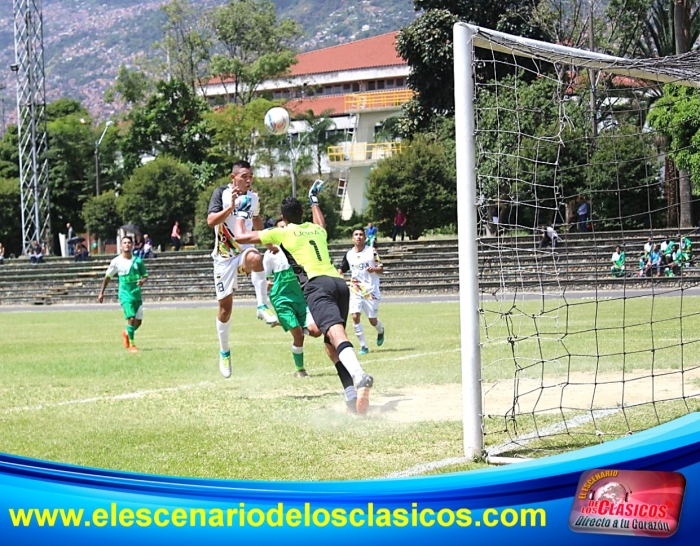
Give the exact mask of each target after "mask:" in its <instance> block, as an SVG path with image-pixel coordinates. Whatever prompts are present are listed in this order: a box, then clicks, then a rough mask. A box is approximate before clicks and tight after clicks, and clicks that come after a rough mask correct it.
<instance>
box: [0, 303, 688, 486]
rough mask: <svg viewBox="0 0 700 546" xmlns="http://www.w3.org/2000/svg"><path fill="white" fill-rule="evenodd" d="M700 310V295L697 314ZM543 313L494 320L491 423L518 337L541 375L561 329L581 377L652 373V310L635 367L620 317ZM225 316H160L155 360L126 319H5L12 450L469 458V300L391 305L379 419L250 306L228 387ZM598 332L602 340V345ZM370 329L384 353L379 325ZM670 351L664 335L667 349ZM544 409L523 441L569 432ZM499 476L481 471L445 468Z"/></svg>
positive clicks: (234, 467) (123, 455)
mask: <svg viewBox="0 0 700 546" xmlns="http://www.w3.org/2000/svg"><path fill="white" fill-rule="evenodd" d="M664 299H665V300H667V301H665V302H664V301H662V298H657V299H656V300H655V302H656V303H655V304H656V305H657V306H658V307H657V311H652V312H655V313H657V315H654V316H653V318H654V320H657V319H658V320H659V321H660V322H658V324H657V330H659V331H660V332H661V333H662V334H663V336H662V337H666V338H668V339H671V338H673V336H674V335H675V336H678V335H679V331H678V328H679V327H680V322H679V321H678V320H677V319H674V318H673V317H674V316H678V307H677V305H678V302H676V301H674V298H664ZM698 303H699V302H698V299H697V298H684V302H683V305H684V306H685V307H684V311H682V312H683V314H684V315H687V313H688V312H689V310H690V309H692V306H697V305H698ZM537 305H538V303H537V302H534V303H527V304H525V306H524V307H523V308H522V309H520V310H518V313H514V314H512V315H506V316H502V315H496V314H495V313H493V309H489V308H487V312H486V313H485V321H490V323H491V325H492V327H493V328H492V329H490V334H498V336H495V337H494V339H493V343H491V344H487V345H486V346H485V349H484V363H485V364H486V365H485V366H484V381H485V385H486V387H487V389H488V391H487V395H486V404H487V405H486V410H487V412H488V411H489V401H490V396H491V395H493V394H494V393H495V392H496V390H497V389H496V387H495V385H497V384H499V382H503V383H506V384H510V386H511V393H510V399H511V402H512V383H513V381H512V378H513V376H514V373H515V367H514V363H513V360H512V358H511V359H510V360H507V359H506V356H507V353H508V351H505V353H504V348H506V349H510V350H511V353H512V349H511V346H512V345H511V343H510V342H508V341H505V342H504V341H503V339H502V338H501V337H500V336H501V335H502V334H503V332H505V333H506V334H507V333H508V332H511V333H512V332H513V331H517V332H518V336H519V341H522V345H521V346H519V348H518V351H517V355H518V359H516V362H518V363H520V362H521V361H522V362H529V363H530V366H529V367H527V368H525V369H526V370H527V374H525V375H526V376H527V377H528V378H530V376H532V377H536V376H537V374H538V373H540V375H541V376H542V377H544V376H545V375H546V376H549V375H552V376H557V375H558V374H560V373H561V372H562V369H563V367H564V366H565V363H564V362H562V361H557V359H552V360H546V361H544V360H543V358H542V357H543V355H544V354H545V353H547V354H548V353H549V352H551V351H550V348H549V347H547V345H549V344H551V345H552V348H553V349H554V354H558V353H557V351H559V353H561V354H564V353H562V352H561V348H562V341H561V340H560V338H561V335H560V333H559V329H560V327H561V326H563V327H566V328H568V330H566V331H568V332H571V333H572V335H571V336H569V337H568V338H567V339H566V345H567V346H566V354H569V355H581V356H580V358H579V357H578V356H577V357H576V358H574V359H573V360H572V362H571V363H572V365H574V366H576V367H577V369H576V370H574V371H576V372H577V373H579V374H583V375H586V376H594V377H595V375H596V374H595V373H594V372H599V373H608V374H609V373H614V372H615V371H616V370H618V371H619V369H620V364H619V362H618V361H622V362H623V365H624V368H623V369H624V370H625V371H626V372H630V371H632V369H641V370H645V369H650V362H651V361H650V360H649V358H646V359H645V358H643V357H642V356H640V355H642V354H643V352H644V351H641V350H640V351H632V350H631V349H632V348H642V347H647V345H648V342H649V326H648V324H647V327H646V329H645V328H644V327H643V324H642V323H643V321H644V320H646V318H645V317H646V315H645V314H644V313H648V312H649V310H648V309H647V308H643V306H644V303H643V302H642V301H641V300H640V301H639V302H638V303H634V304H631V303H630V302H627V303H626V305H639V306H640V307H639V308H632V309H629V310H628V311H630V317H636V318H635V320H638V321H640V326H639V327H632V328H629V329H628V330H627V331H626V333H625V336H626V337H625V340H624V348H625V350H627V351H630V352H631V353H632V355H634V356H632V355H631V356H625V357H623V356H621V354H622V353H620V351H619V350H618V349H619V346H620V345H619V343H618V341H616V340H617V339H618V337H619V335H620V334H619V331H617V334H616V333H615V331H614V330H612V329H611V328H612V326H614V325H619V323H620V320H621V319H620V309H619V307H616V306H615V305H613V304H610V305H608V306H604V308H602V307H601V306H597V307H595V306H589V305H580V306H569V307H566V308H560V309H558V310H556V311H555V310H554V309H551V310H549V311H548V313H546V314H547V315H549V318H548V319H547V320H549V319H551V324H552V325H554V324H557V327H556V328H554V326H552V327H550V328H549V329H547V330H546V331H544V330H542V327H541V325H540V324H539V323H538V321H539V319H533V316H534V315H536V314H537V312H538V310H537V309H536V308H537ZM646 305H647V306H648V305H649V303H648V300H647V304H646ZM520 311H522V313H520ZM596 311H597V313H596ZM591 313H593V315H594V317H593V318H591ZM214 316H215V309H213V308H210V309H179V310H175V309H161V310H156V309H153V310H148V309H147V311H146V315H145V320H144V325H143V327H142V328H141V329H140V330H139V331H138V332H137V337H136V342H137V345H138V346H139V348H140V353H139V354H137V355H131V354H128V353H127V352H126V351H125V350H124V348H123V347H122V345H121V337H120V332H121V330H122V329H123V319H122V316H121V312H120V311H117V310H105V309H96V310H94V311H62V310H61V311H50V312H32V313H0V332H1V334H0V355H2V356H1V357H0V358H1V360H0V394H1V396H0V451H3V452H6V453H13V454H17V455H22V456H27V457H33V458H39V459H46V460H52V461H60V462H65V463H70V464H77V465H85V466H92V467H101V468H110V469H117V470H125V471H134V472H143V473H157V474H171V475H181V476H199V477H216V478H232V479H254V480H337V479H341V480H343V479H363V478H376V477H383V476H387V475H390V474H392V473H396V472H401V471H404V470H406V469H409V468H411V467H414V466H415V465H420V464H426V463H430V462H434V461H441V460H445V459H449V458H456V457H461V456H462V455H463V452H462V424H461V391H460V382H461V370H460V355H459V347H460V343H459V323H458V306H457V304H445V303H442V304H441V303H423V304H384V305H383V306H382V309H381V318H382V321H383V322H384V324H385V325H386V328H387V341H386V343H385V344H384V346H383V347H381V348H378V347H376V344H374V343H373V342H370V349H371V352H370V354H369V355H366V356H364V357H361V362H362V364H363V366H364V367H365V369H366V370H367V371H368V372H369V373H371V374H373V375H374V377H375V381H376V383H375V389H373V392H372V400H371V404H372V405H371V408H370V414H369V416H368V417H366V418H358V417H356V416H352V415H347V414H345V413H344V402H343V398H342V394H341V390H340V384H339V381H338V379H337V376H336V373H335V369H334V368H333V367H332V366H331V364H330V362H329V361H328V360H327V358H326V357H325V354H324V352H323V347H322V343H321V342H320V341H319V340H313V339H310V340H307V348H306V364H307V369H308V371H309V373H310V374H311V377H310V378H308V379H296V378H294V377H292V373H293V371H294V367H293V364H292V359H291V354H290V350H289V348H290V345H291V336H289V335H288V334H284V333H283V332H282V331H281V330H279V329H274V330H271V329H269V328H267V327H265V326H264V325H262V323H260V322H259V321H256V320H255V319H254V311H253V309H252V308H250V307H236V306H235V305H234V314H233V319H232V320H233V321H234V322H233V324H234V327H233V329H232V335H231V339H232V346H233V347H232V348H233V353H234V374H233V377H232V378H231V379H229V380H224V379H223V378H221V377H220V375H219V373H218V368H217V355H218V343H217V339H216V333H215V329H214ZM666 316H667V317H669V319H668V320H667V321H666V320H662V319H663V317H666ZM496 317H498V318H496ZM555 317H556V318H555ZM630 320H631V319H630ZM501 321H508V322H509V323H510V326H503V325H501V324H500V322H501ZM591 321H594V322H595V326H596V328H598V329H599V330H597V331H596V330H593V333H592V334H591V330H590V329H589V326H590V324H592V322H591ZM647 323H648V320H647ZM686 323H689V324H687V325H686ZM628 325H629V324H628ZM664 328H666V329H664ZM534 331H540V333H541V334H543V335H542V336H541V338H543V341H542V342H541V343H540V344H539V347H538V345H537V343H536V342H534V341H532V339H533V338H532V333H533V332H534ZM579 331H580V332H581V333H580V334H579V333H578V332H579ZM583 331H588V335H583ZM365 332H366V334H367V335H368V339H369V340H371V341H373V335H372V334H373V329H371V327H369V326H368V325H367V324H365ZM660 335H661V334H660ZM680 335H682V339H683V340H684V342H685V343H686V345H684V349H683V350H684V351H685V353H684V359H685V361H686V364H685V366H689V365H690V362H691V360H693V359H695V353H696V347H697V345H693V343H695V341H697V340H698V339H699V338H700V325H698V321H697V318H696V319H695V320H686V321H684V323H683V330H682V332H681V334H680ZM616 336H618V337H616ZM350 337H351V340H352V341H353V342H354V341H355V339H354V336H353V335H351V336H350ZM550 338H551V339H550ZM660 339H661V337H659V336H657V335H656V333H653V334H652V340H660ZM677 339H678V338H677ZM591 340H595V343H592V341H591ZM596 345H597V346H598V347H599V348H602V349H603V350H602V351H600V352H601V353H602V354H608V353H609V354H610V356H606V357H604V358H603V361H604V362H605V369H604V370H603V369H602V368H601V367H600V365H596V363H591V358H593V357H592V356H591V354H595V353H594V352H592V351H593V350H594V348H595V346H596ZM676 345H677V344H676ZM669 346H670V343H669ZM520 347H522V348H520ZM657 347H659V349H661V347H660V346H658V343H657ZM673 351H676V352H678V351H680V349H678V348H677V347H676V348H671V347H669V348H668V349H667V350H666V349H661V350H660V351H659V352H660V353H664V354H666V353H667V354H668V358H667V357H666V356H664V357H663V358H662V357H657V364H658V366H657V369H662V368H663V369H666V367H668V368H669V369H671V368H672V367H673V364H674V362H675V367H676V369H678V368H679V367H680V362H679V361H678V360H677V358H676V356H677V355H676V353H673ZM623 352H624V351H623ZM647 353H648V351H647ZM679 354H680V353H679ZM559 360H561V359H559ZM599 362H600V361H599ZM662 362H663V365H662ZM652 364H653V362H652ZM543 370H546V373H544V374H543ZM550 372H552V373H551V374H550ZM518 373H519V374H522V373H523V370H522V369H518ZM686 379H687V389H689V390H688V391H687V392H690V390H692V389H696V390H697V387H698V382H697V380H696V379H694V378H692V377H687V378H686ZM503 380H506V381H503ZM508 380H509V381H508ZM572 388H573V387H572ZM507 396H508V395H506V398H507ZM691 403H694V401H693V400H691ZM496 405H497V404H496ZM559 407H561V404H559ZM689 409H695V408H692V407H689V406H688V405H687V404H685V403H680V404H679V403H675V406H674V404H667V405H666V406H664V407H663V408H658V407H657V408H655V409H654V416H653V417H654V418H655V419H657V420H658V418H659V416H658V415H656V413H659V412H660V413H662V415H661V418H662V419H663V420H668V419H670V418H673V417H674V416H680V415H683V414H684V413H686V412H687V411H688V410H689ZM541 410H542V408H538V407H537V406H535V408H534V409H533V410H532V411H533V419H532V422H527V420H526V421H525V422H524V423H523V424H522V425H521V432H523V431H524V432H527V431H528V430H530V429H532V430H534V429H535V428H538V429H540V428H541V427H543V426H548V425H550V424H553V423H556V422H557V421H561V418H562V416H561V415H558V414H557V413H556V412H552V411H549V410H547V411H541ZM568 411H569V410H568V409H567V408H564V410H562V412H560V413H564V414H566V413H567V412H568ZM540 413H541V414H540ZM534 416H536V418H535V417H534ZM609 420H610V423H611V426H612V427H613V428H615V427H617V428H619V433H620V434H624V433H625V432H626V430H625V427H629V423H628V422H627V421H626V420H625V419H621V415H615V416H612V417H610V418H609ZM616 420H617V421H616ZM486 424H487V428H489V429H492V430H493V431H494V432H495V433H494V434H491V435H488V436H487V443H488V444H489V445H494V444H497V443H500V442H504V441H505V440H507V436H506V435H505V434H503V431H505V428H504V426H503V417H502V416H501V417H500V418H498V417H489V418H487V420H486ZM636 424H639V425H640V428H646V427H648V426H653V425H654V424H656V422H655V421H654V420H653V419H652V418H651V417H650V416H646V417H643V418H641V421H640V423H636ZM591 441H593V442H595V441H596V440H595V436H594V437H593V440H591V439H590V438H587V439H579V438H577V437H576V436H575V435H573V436H571V435H568V436H565V437H563V438H561V437H560V438H559V439H556V440H554V441H552V440H544V441H540V442H539V444H534V445H533V446H529V447H528V448H527V449H526V450H525V451H524V452H523V453H525V454H530V453H531V452H534V451H532V450H533V449H538V448H543V447H544V448H546V449H550V450H552V451H555V452H556V451H558V450H559V451H560V450H563V449H567V448H571V447H572V446H578V445H585V444H586V443H590V442H591ZM483 466H485V464H484V463H468V464H467V463H465V464H460V465H457V466H449V467H446V468H445V469H444V470H442V471H454V470H465V469H472V468H478V467H483Z"/></svg>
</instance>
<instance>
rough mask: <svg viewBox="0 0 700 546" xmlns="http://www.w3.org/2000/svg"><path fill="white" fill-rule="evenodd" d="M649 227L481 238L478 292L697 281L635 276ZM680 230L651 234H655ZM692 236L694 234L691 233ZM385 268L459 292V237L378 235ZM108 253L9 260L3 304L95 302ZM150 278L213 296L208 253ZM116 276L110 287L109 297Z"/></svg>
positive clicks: (395, 284) (242, 284) (406, 283)
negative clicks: (621, 264) (622, 273)
mask: <svg viewBox="0 0 700 546" xmlns="http://www.w3.org/2000/svg"><path fill="white" fill-rule="evenodd" d="M648 236H649V234H648V232H643V233H642V232H630V233H627V234H625V237H624V240H620V234H619V233H610V234H606V233H595V234H592V233H589V234H565V235H562V236H561V240H560V242H559V245H558V246H557V248H556V249H555V250H552V249H550V248H546V249H543V250H540V249H538V242H539V238H538V235H532V236H521V237H509V236H503V237H499V238H498V239H496V238H482V239H480V240H479V268H478V269H479V270H478V278H479V284H480V287H481V289H482V290H484V291H487V292H492V291H494V290H497V289H499V288H500V287H501V286H502V285H503V284H504V283H505V284H506V285H510V286H517V287H518V288H520V289H526V290H527V289H533V290H534V289H540V288H545V289H546V288H547V287H557V286H566V287H569V289H588V288H592V287H598V288H601V289H604V288H614V287H619V286H621V285H622V283H625V284H626V286H628V287H629V286H630V285H639V286H640V287H643V286H647V285H648V284H649V283H650V282H655V283H665V284H667V285H674V284H679V283H681V282H682V283H684V284H685V283H694V284H700V268H696V267H691V268H688V269H686V270H684V271H683V275H682V277H668V278H667V277H662V278H654V279H648V278H635V277H633V276H632V275H633V273H634V272H636V270H637V260H638V258H639V254H640V253H641V250H642V248H643V246H644V243H645V242H646V239H647V237H648ZM667 236H670V238H673V239H674V240H677V237H674V236H677V232H670V231H669V232H660V231H659V232H655V234H654V240H655V241H660V240H662V239H663V238H666V237H667ZM691 238H692V237H691ZM618 244H623V245H624V246H625V250H626V253H627V269H628V272H629V276H627V277H625V278H623V279H620V278H614V277H611V276H610V273H609V272H610V256H611V254H612V252H613V250H614V248H615V246H616V245H618ZM350 246H351V245H350V244H349V243H343V244H332V245H330V249H329V250H330V253H331V258H332V260H333V262H334V263H339V262H340V260H341V258H342V255H343V253H344V252H345V251H347V249H348V248H350ZM379 254H380V256H381V258H382V261H383V263H384V266H385V274H384V275H383V278H382V291H383V293H384V294H386V295H392V294H405V293H424V292H453V293H454V292H457V291H458V289H459V276H458V269H459V249H458V241H457V239H441V240H419V241H405V242H396V243H393V242H390V241H389V242H387V241H386V240H382V241H380V245H379ZM111 258H112V256H94V257H93V256H91V257H90V258H89V259H88V261H87V262H78V263H74V262H73V261H72V260H71V259H66V258H57V257H49V258H47V259H46V260H45V262H44V263H41V264H39V265H33V264H30V263H29V260H28V259H26V258H23V259H22V258H20V259H15V260H6V261H5V264H4V265H2V266H0V304H4V305H12V304H15V305H17V304H37V305H39V304H51V303H86V302H93V301H95V298H96V296H97V293H98V291H99V288H100V284H101V282H102V279H103V277H104V272H105V270H106V268H107V265H108V263H109V261H110V259H111ZM145 263H146V266H147V268H148V270H149V276H150V279H149V282H148V283H147V284H146V285H145V286H144V298H145V299H147V300H149V301H159V300H212V301H213V300H214V289H213V279H212V260H211V257H210V253H209V251H196V250H186V251H181V252H164V253H161V254H159V255H158V257H157V258H155V259H147V260H146V261H145ZM115 289H116V281H113V282H112V283H111V284H110V288H108V296H110V297H113V295H114V291H115ZM236 297H243V298H252V297H253V288H252V286H251V283H250V282H246V281H245V280H244V279H243V278H242V277H241V278H239V291H238V293H237V296H236Z"/></svg>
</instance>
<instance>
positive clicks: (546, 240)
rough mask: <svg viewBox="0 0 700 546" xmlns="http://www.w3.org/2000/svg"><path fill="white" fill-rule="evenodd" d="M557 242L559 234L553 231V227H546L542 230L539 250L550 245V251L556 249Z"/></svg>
mask: <svg viewBox="0 0 700 546" xmlns="http://www.w3.org/2000/svg"><path fill="white" fill-rule="evenodd" d="M558 241H559V234H558V233H557V232H556V230H555V229H554V226H547V227H546V228H542V238H541V239H540V248H545V247H547V246H549V245H552V250H554V249H555V248H556V247H557V242H558Z"/></svg>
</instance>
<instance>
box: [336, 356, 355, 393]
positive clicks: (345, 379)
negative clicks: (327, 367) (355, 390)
mask: <svg viewBox="0 0 700 546" xmlns="http://www.w3.org/2000/svg"><path fill="white" fill-rule="evenodd" d="M335 369H336V370H337V372H338V377H340V382H341V383H342V384H343V389H347V388H348V387H353V386H354V383H353V382H352V376H351V375H350V372H348V371H347V370H346V369H345V366H343V363H342V362H336V363H335Z"/></svg>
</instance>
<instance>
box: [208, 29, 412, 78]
mask: <svg viewBox="0 0 700 546" xmlns="http://www.w3.org/2000/svg"><path fill="white" fill-rule="evenodd" d="M398 33H399V32H398V31H394V32H388V33H386V34H380V35H379V36H373V37H372V38H364V39H362V40H356V41H354V42H348V43H345V44H339V45H335V46H331V47H326V48H324V49H317V50H315V51H308V52H306V53H299V54H298V55H297V56H296V59H297V63H296V64H294V65H292V66H291V71H290V75H291V76H305V75H307V74H323V73H326V72H340V71H343V70H357V69H361V68H376V67H381V66H401V65H406V64H407V63H406V61H405V60H404V59H402V58H401V57H399V54H398V53H397V52H396V36H397V35H398ZM222 81H225V82H230V81H232V79H231V78H224V79H223V80H222V78H220V77H218V76H216V77H212V78H208V79H206V80H205V82H204V83H205V84H207V85H216V84H220V83H222Z"/></svg>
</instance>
